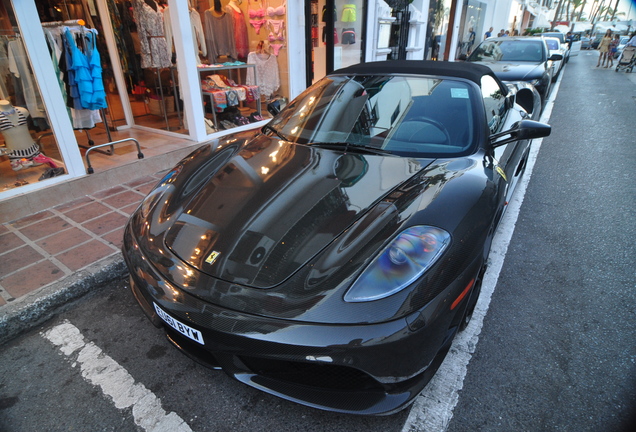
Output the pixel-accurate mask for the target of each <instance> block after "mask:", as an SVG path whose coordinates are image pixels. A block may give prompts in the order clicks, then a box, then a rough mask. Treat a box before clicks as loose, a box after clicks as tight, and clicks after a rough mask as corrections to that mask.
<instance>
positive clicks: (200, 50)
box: [163, 7, 208, 64]
mask: <svg viewBox="0 0 636 432" xmlns="http://www.w3.org/2000/svg"><path fill="white" fill-rule="evenodd" d="M189 14H190V26H191V28H192V36H193V37H194V46H193V48H194V58H195V59H196V60H197V64H202V63H203V62H202V61H201V57H207V55H208V51H207V46H206V44H205V35H204V33H203V24H202V22H201V15H199V12H197V10H196V9H194V8H190V12H189ZM163 24H164V28H165V35H166V43H167V44H168V52H170V53H172V46H173V39H172V38H173V36H172V18H171V16H170V8H169V7H166V8H165V9H164V11H163Z"/></svg>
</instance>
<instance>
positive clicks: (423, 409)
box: [402, 66, 565, 432]
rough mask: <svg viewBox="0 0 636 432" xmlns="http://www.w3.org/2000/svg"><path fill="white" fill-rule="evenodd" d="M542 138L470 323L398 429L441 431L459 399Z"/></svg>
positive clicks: (548, 109) (502, 228) (546, 113)
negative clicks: (401, 426) (402, 425)
mask: <svg viewBox="0 0 636 432" xmlns="http://www.w3.org/2000/svg"><path fill="white" fill-rule="evenodd" d="M564 68H565V66H564ZM564 71H565V69H564V70H563V71H561V74H559V78H558V79H557V82H556V84H555V85H554V87H553V89H552V92H551V93H550V97H549V98H548V100H547V101H546V106H545V108H544V110H543V113H542V114H541V119H540V120H541V121H542V122H544V123H547V122H548V120H549V119H550V115H551V114H552V107H553V106H554V99H555V98H556V95H557V94H558V92H559V87H560V85H561V78H562V77H563V75H564V73H563V72H564ZM542 142H543V139H538V140H533V141H532V147H531V149H530V155H529V158H528V164H527V165H526V171H525V173H524V175H523V177H522V178H521V179H520V180H519V183H518V184H517V188H516V190H515V192H514V194H513V196H512V199H511V200H510V203H509V204H508V209H507V210H506V212H505V213H504V216H503V218H502V220H501V223H500V224H499V228H498V229H497V232H496V233H495V236H494V238H493V242H492V247H491V250H490V255H489V256H488V258H489V265H488V269H487V270H486V273H485V274H484V280H483V282H482V287H481V294H480V296H479V300H478V301H477V305H476V306H475V312H474V313H473V316H472V318H471V320H470V323H469V324H468V327H466V329H465V330H464V331H463V332H460V333H459V334H458V335H457V337H456V338H455V340H454V341H453V344H452V346H451V349H450V351H449V352H448V355H447V356H446V359H444V362H443V363H442V365H441V366H440V368H439V370H438V371H437V373H436V374H435V376H434V377H433V379H432V380H431V382H430V383H429V384H428V385H427V386H426V388H425V389H424V391H423V392H422V393H421V394H420V395H419V396H418V397H417V399H416V400H415V402H414V403H413V406H412V408H411V412H410V413H409V417H408V418H407V420H406V423H405V424H404V427H403V428H402V432H415V431H426V432H440V431H445V430H446V428H447V427H448V425H449V423H450V421H451V418H452V417H453V409H454V408H455V405H457V402H458V400H459V391H460V390H461V389H462V387H463V385H464V378H465V377H466V373H467V371H468V363H469V362H470V359H471V358H472V355H473V353H474V352H475V349H476V347H477V342H478V341H479V334H480V333H481V329H482V326H483V322H484V317H485V316H486V312H488V307H489V306H490V299H491V298H492V294H493V293H494V291H495V286H496V285H497V280H498V279H499V273H500V271H501V267H502V266H503V262H504V259H505V257H506V251H507V250H508V245H509V244H510V239H511V238H512V233H513V232H514V230H515V225H516V223H517V218H518V217H519V211H520V209H521V204H522V203H523V198H524V196H525V195H526V189H527V187H528V183H529V182H530V177H532V170H533V169H534V164H535V162H536V160H537V155H538V153H539V149H540V148H541V143H542Z"/></svg>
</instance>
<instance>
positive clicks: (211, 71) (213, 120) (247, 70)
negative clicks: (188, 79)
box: [191, 0, 289, 133]
mask: <svg viewBox="0 0 636 432" xmlns="http://www.w3.org/2000/svg"><path fill="white" fill-rule="evenodd" d="M191 1H192V2H193V5H194V8H195V12H196V13H195V14H194V18H193V16H192V13H191V20H192V22H193V23H196V24H198V23H199V21H201V23H202V26H201V29H200V30H196V29H193V31H194V32H195V36H196V37H195V40H196V41H197V47H196V50H197V51H198V59H199V64H198V73H199V78H200V81H201V90H202V95H203V105H204V112H205V118H206V129H207V131H208V133H213V132H216V131H221V130H226V129H232V128H234V127H237V126H243V125H246V124H250V123H254V122H258V121H261V120H263V119H265V118H268V117H271V114H270V112H269V111H268V105H270V104H271V103H272V102H276V103H277V106H280V105H281V102H282V105H284V103H285V102H286V100H287V99H288V97H289V89H288V83H289V71H288V69H287V67H286V65H287V64H288V51H287V44H288V39H287V34H288V33H287V25H288V21H287V2H286V0H269V1H266V2H265V1H262V0H230V1H229V2H226V1H223V2H221V1H220V0H212V1H209V0H191ZM193 25H194V24H193Z"/></svg>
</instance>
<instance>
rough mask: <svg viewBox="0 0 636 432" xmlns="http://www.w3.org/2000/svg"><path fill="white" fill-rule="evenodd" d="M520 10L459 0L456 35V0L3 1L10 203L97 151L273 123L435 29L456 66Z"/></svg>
mask: <svg viewBox="0 0 636 432" xmlns="http://www.w3.org/2000/svg"><path fill="white" fill-rule="evenodd" d="M511 4H512V3H511V2H510V0H486V1H483V2H482V1H478V0H465V1H462V0H456V1H455V7H454V11H455V19H454V24H453V26H452V28H450V29H449V10H450V9H451V6H452V2H451V1H450V0H445V3H444V2H442V1H440V0H414V1H408V0H388V1H381V0H379V1H378V0H309V1H304V2H300V1H287V0H11V1H8V2H2V3H0V9H1V10H0V126H1V129H2V130H1V132H2V139H3V141H1V142H0V149H1V151H2V155H1V156H0V184H2V185H3V186H4V187H3V188H2V189H1V190H0V203H1V202H2V200H5V199H8V198H11V197H14V196H16V195H20V194H25V193H29V192H30V191H33V190H39V189H41V188H45V187H47V186H49V185H53V184H57V183H60V182H64V181H68V180H69V179H74V178H77V177H82V176H86V175H90V174H88V172H90V170H91V169H92V167H91V165H90V162H89V160H88V159H89V158H88V153H90V154H91V158H92V159H91V160H94V161H100V160H103V161H104V163H105V164H106V165H104V166H105V167H107V166H111V165H112V164H111V165H109V164H108V163H107V162H112V161H118V162H115V163H126V164H128V163H130V162H132V161H134V160H135V159H136V158H137V157H138V153H141V149H143V153H146V156H148V155H152V154H155V153H153V152H157V151H162V150H161V148H163V147H161V146H160V144H158V143H160V142H163V143H169V144H164V145H165V148H166V149H167V150H166V151H168V149H174V147H175V146H190V145H196V144H197V143H199V142H202V141H206V140H209V139H214V138H218V137H220V136H222V135H224V134H227V133H229V132H234V131H240V130H245V129H250V128H253V127H256V126H259V125H262V124H264V123H263V122H265V121H267V118H268V117H270V113H269V112H268V109H267V108H268V104H269V103H271V102H272V101H273V102H279V103H282V104H284V103H285V101H288V100H290V99H292V98H294V97H295V96H297V95H298V94H299V93H300V92H302V91H303V90H304V89H305V88H306V87H307V86H308V85H310V84H311V83H313V82H315V81H316V80H318V79H320V78H322V77H323V76H325V75H326V74H328V73H330V72H331V71H333V70H336V69H338V68H341V67H345V66H348V65H351V64H355V63H360V62H370V61H391V60H395V59H426V58H431V56H432V55H433V54H434V53H433V50H434V48H435V44H436V41H435V38H434V36H435V35H438V36H441V35H443V37H439V38H438V40H437V43H439V42H441V43H442V45H445V43H446V39H449V38H450V40H451V47H450V48H451V50H450V57H449V58H450V59H455V58H456V57H457V54H458V53H459V52H461V50H462V48H463V45H462V43H463V42H464V40H463V39H464V35H465V34H466V32H467V31H468V29H469V28H472V29H473V30H472V31H474V32H475V33H476V35H477V38H476V40H475V43H479V42H480V41H481V39H482V38H483V35H484V33H485V31H486V30H487V29H488V27H490V26H493V27H494V28H495V29H497V28H498V27H503V26H504V25H505V26H508V25H509V23H508V20H509V17H510V10H511ZM515 4H516V3H515ZM440 10H441V12H439V13H438V12H436V11H440ZM437 48H438V49H440V47H439V46H438V47H437ZM111 143H112V145H111ZM119 161H121V162H119ZM94 163H95V164H98V163H101V162H94ZM132 166H134V164H133V165H132ZM99 168H100V169H101V166H100V167H99ZM131 169H134V168H131Z"/></svg>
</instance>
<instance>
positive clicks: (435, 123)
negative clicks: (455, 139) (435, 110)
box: [409, 117, 452, 145]
mask: <svg viewBox="0 0 636 432" xmlns="http://www.w3.org/2000/svg"><path fill="white" fill-rule="evenodd" d="M409 121H410V122H411V121H414V122H422V123H428V124H430V125H431V126H434V127H435V128H437V129H439V131H440V132H442V133H443V134H444V137H445V138H446V142H444V143H440V144H447V145H451V144H452V141H451V137H450V134H449V133H448V130H447V129H446V127H445V126H444V125H443V124H441V123H440V122H438V121H437V120H433V119H431V118H428V117H414V118H412V119H409Z"/></svg>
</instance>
